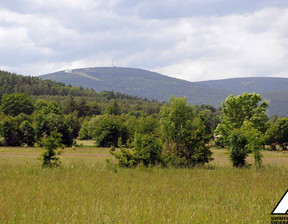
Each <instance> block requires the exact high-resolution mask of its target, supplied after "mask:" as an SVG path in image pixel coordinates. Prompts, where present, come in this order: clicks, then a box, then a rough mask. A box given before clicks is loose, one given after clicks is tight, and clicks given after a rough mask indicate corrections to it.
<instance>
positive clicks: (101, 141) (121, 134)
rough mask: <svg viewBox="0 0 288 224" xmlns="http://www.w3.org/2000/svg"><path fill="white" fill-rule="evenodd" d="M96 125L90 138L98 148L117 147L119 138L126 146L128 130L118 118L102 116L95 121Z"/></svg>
mask: <svg viewBox="0 0 288 224" xmlns="http://www.w3.org/2000/svg"><path fill="white" fill-rule="evenodd" d="M96 122H97V125H96V127H95V129H94V131H93V134H92V136H93V137H94V140H96V143H97V145H98V146H100V147H110V146H117V142H118V139H119V138H122V140H123V143H124V144H126V141H127V139H128V129H127V126H126V125H125V124H123V122H122V121H121V119H120V117H119V116H115V115H109V114H107V115H103V116H100V117H99V119H98V120H97V121H96Z"/></svg>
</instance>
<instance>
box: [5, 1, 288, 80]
mask: <svg viewBox="0 0 288 224" xmlns="http://www.w3.org/2000/svg"><path fill="white" fill-rule="evenodd" d="M110 66H116V67H133V68H142V69H147V70H150V71H154V72H159V73H161V74H164V75H168V76H171V77H176V78H181V79H185V80H189V81H203V80H213V79H223V78H234V77H260V76H261V77H263V76H265V77H287V78H288V1H287V0H233V1H231V0H145V1H138V0H81V1H79V0H9V1H7V0H0V69H1V70H6V71H9V72H15V73H18V74H22V75H42V74H47V73H51V72H56V71H59V70H65V69H75V68H84V67H110Z"/></svg>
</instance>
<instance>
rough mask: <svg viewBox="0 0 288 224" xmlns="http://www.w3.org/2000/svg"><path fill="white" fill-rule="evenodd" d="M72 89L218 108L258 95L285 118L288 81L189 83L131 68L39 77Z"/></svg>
mask: <svg viewBox="0 0 288 224" xmlns="http://www.w3.org/2000/svg"><path fill="white" fill-rule="evenodd" d="M40 78H41V79H51V80H55V81H60V82H63V83H66V84H72V85H74V86H83V87H88V88H93V89H95V90H96V91H102V90H113V91H119V92H122V93H125V94H129V95H135V96H139V97H145V98H148V99H150V100H151V99H154V100H160V101H167V100H168V99H169V98H170V96H177V97H184V96H186V97H187V100H188V102H189V103H191V104H193V105H197V104H199V105H200V104H206V105H212V106H214V107H219V106H221V102H223V101H224V100H225V99H226V97H228V96H229V95H231V94H232V95H239V94H242V93H243V92H248V93H252V92H256V93H261V94H262V96H263V97H262V98H263V99H264V100H267V101H269V102H270V106H269V108H268V109H267V111H268V114H269V115H270V116H272V115H274V114H278V115H279V116H287V115H288V110H287V106H286V105H288V79H286V78H235V79H224V80H213V81H204V82H188V81H185V80H180V79H176V78H171V77H167V76H164V75H161V74H158V73H154V72H149V71H145V70H142V69H132V68H118V67H113V68H83V69H74V70H67V71H59V72H55V73H51V74H48V75H44V76H40Z"/></svg>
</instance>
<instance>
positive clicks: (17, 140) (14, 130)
mask: <svg viewBox="0 0 288 224" xmlns="http://www.w3.org/2000/svg"><path fill="white" fill-rule="evenodd" d="M19 126H20V124H19V121H18V119H17V118H16V117H11V116H7V117H4V119H3V120H2V121H1V123H0V133H1V136H2V137H3V138H4V145H6V146H20V145H21V144H22V135H21V131H20V129H19Z"/></svg>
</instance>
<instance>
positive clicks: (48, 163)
mask: <svg viewBox="0 0 288 224" xmlns="http://www.w3.org/2000/svg"><path fill="white" fill-rule="evenodd" d="M61 137H62V135H61V134H59V133H57V132H51V135H50V136H49V137H47V138H46V139H43V140H42V143H43V146H44V149H45V152H44V153H43V154H42V156H41V158H40V159H41V161H42V167H51V168H52V167H58V166H60V160H59V157H58V155H60V154H61V151H59V150H57V149H58V148H60V147H63V145H62V143H61V141H62V139H61Z"/></svg>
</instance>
